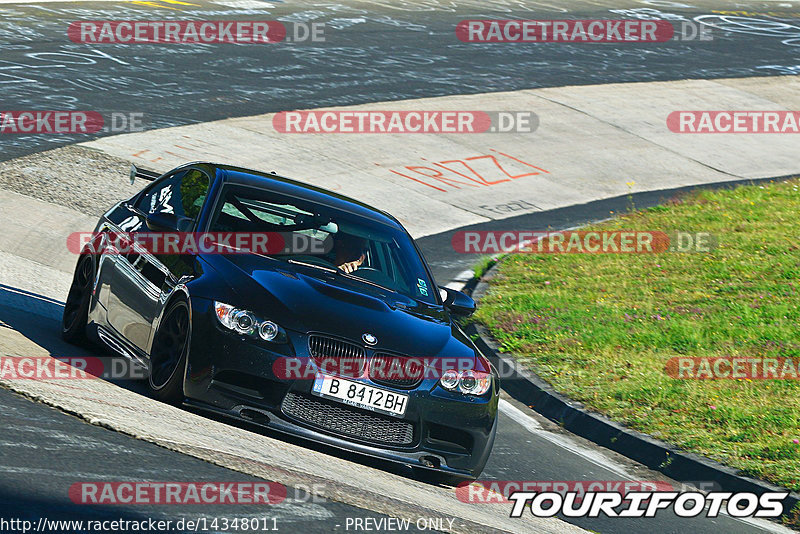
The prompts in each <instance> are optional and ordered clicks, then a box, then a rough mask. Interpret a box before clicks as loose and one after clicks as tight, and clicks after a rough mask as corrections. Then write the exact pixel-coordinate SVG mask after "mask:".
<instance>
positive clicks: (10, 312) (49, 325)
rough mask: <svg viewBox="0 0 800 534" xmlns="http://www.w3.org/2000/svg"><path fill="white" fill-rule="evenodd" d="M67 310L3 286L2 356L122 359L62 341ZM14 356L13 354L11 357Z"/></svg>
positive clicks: (410, 474)
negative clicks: (8, 333) (10, 332)
mask: <svg viewBox="0 0 800 534" xmlns="http://www.w3.org/2000/svg"><path fill="white" fill-rule="evenodd" d="M63 308H64V305H63V303H61V302H59V301H57V300H54V299H51V298H48V297H45V296H42V295H39V294H36V293H32V292H30V291H25V290H21V289H17V288H13V287H11V286H7V285H2V284H0V353H2V354H7V355H13V356H23V357H24V356H44V355H49V356H51V357H53V358H98V359H101V360H103V361H104V362H108V361H113V360H117V361H119V359H120V356H119V355H117V354H115V353H113V351H111V349H109V348H106V347H102V346H97V345H87V346H85V347H79V346H75V345H70V344H69V343H67V342H66V341H64V340H63V339H61V335H60V333H61V314H62V311H63ZM4 328H6V329H10V330H13V331H15V332H17V333H18V334H20V335H21V336H22V337H23V338H25V339H24V340H20V339H18V338H17V339H13V340H9V341H5V336H3V335H2V329H4ZM12 352H13V354H10V353H12ZM106 380H107V381H108V382H111V383H113V384H115V385H117V386H119V387H121V388H124V389H127V390H128V391H131V392H133V393H137V394H139V395H144V396H149V392H148V388H147V381H146V380H142V379H137V380H132V379H124V378H108V379H106ZM183 409H185V410H187V411H190V412H192V413H195V414H197V415H200V416H202V417H205V418H208V419H212V420H215V421H219V422H222V423H224V424H227V425H230V426H234V427H238V428H241V429H244V430H248V431H250V432H254V433H257V434H262V435H265V436H268V437H271V438H274V439H278V440H281V441H283V442H286V443H290V444H292V445H296V446H299V447H303V448H306V449H311V450H314V451H317V452H321V453H323V454H327V455H330V456H335V457H338V458H341V459H344V460H347V461H350V462H354V463H358V464H362V465H366V466H369V467H373V468H375V469H380V470H382V471H386V472H389V473H392V474H395V475H398V476H401V477H404V478H414V479H416V478H417V476H416V473H415V471H414V470H413V469H412V468H411V467H410V466H407V465H404V464H398V463H395V462H390V461H387V460H382V459H379V458H373V457H370V456H366V455H362V454H359V453H354V452H351V451H346V450H343V449H339V448H337V447H333V446H330V445H325V444H322V443H317V442H315V441H312V440H308V439H305V438H300V437H296V436H291V435H289V434H284V433H283V432H278V431H276V430H272V429H269V428H266V427H263V426H260V425H256V424H252V423H247V422H245V421H238V420H235V419H229V418H226V417H224V416H219V415H216V414H210V413H208V412H205V411H202V410H197V409H195V408H191V407H184V408H183Z"/></svg>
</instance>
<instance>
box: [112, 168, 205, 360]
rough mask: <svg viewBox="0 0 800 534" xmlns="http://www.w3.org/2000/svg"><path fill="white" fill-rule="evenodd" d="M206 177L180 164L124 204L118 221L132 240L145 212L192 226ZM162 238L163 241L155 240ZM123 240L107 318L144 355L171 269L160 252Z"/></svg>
mask: <svg viewBox="0 0 800 534" xmlns="http://www.w3.org/2000/svg"><path fill="white" fill-rule="evenodd" d="M209 183H210V179H209V177H208V176H207V175H206V174H205V173H204V172H203V171H201V170H199V169H194V168H183V169H180V170H178V171H175V172H173V173H171V174H168V175H166V176H164V177H163V178H161V179H159V180H158V181H156V182H155V183H153V184H152V185H151V186H150V187H148V188H147V189H146V190H145V191H143V192H142V194H141V195H139V196H138V197H137V199H136V200H135V202H134V203H133V204H128V205H124V210H126V211H124V212H123V214H122V216H123V220H122V221H121V222H120V223H119V224H118V226H119V228H120V230H121V231H123V232H127V233H128V235H129V236H130V237H131V238H135V234H136V233H139V232H151V230H149V229H148V228H147V217H148V215H151V214H155V213H162V214H169V215H175V217H176V221H177V225H176V228H174V229H172V230H174V231H180V232H187V231H192V230H194V227H195V225H196V221H197V217H198V216H199V214H200V211H201V209H202V205H203V202H204V201H205V197H206V195H207V193H208V188H209ZM159 242H163V240H159ZM125 245H126V244H125V243H123V247H124V251H125V252H126V253H124V254H120V255H119V256H118V258H117V261H116V262H115V271H114V274H113V279H112V283H111V291H110V293H109V298H108V322H109V324H110V325H111V326H112V327H113V328H114V329H115V330H116V331H117V332H118V333H119V334H121V335H122V337H123V338H125V339H126V340H127V341H128V342H130V343H131V344H133V345H134V346H135V347H137V348H138V349H140V350H141V351H142V352H143V353H147V350H148V347H149V341H150V337H151V334H152V325H153V321H154V320H155V318H156V316H157V314H158V312H159V310H160V302H161V295H162V292H163V291H164V290H165V289H167V290H169V289H171V287H170V284H172V286H174V282H172V273H171V271H170V267H169V266H167V265H165V263H164V261H163V260H164V259H165V257H164V255H163V254H160V253H158V251H156V253H155V254H154V253H153V251H150V250H147V249H146V248H144V247H141V246H139V245H138V244H137V243H136V242H135V239H134V240H133V241H132V242H129V243H127V246H125Z"/></svg>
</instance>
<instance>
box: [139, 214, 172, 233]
mask: <svg viewBox="0 0 800 534" xmlns="http://www.w3.org/2000/svg"><path fill="white" fill-rule="evenodd" d="M146 222H147V228H148V229H150V230H151V231H153V232H174V231H176V230H177V229H178V217H177V216H175V214H173V213H151V214H149V215H148V216H147V220H146Z"/></svg>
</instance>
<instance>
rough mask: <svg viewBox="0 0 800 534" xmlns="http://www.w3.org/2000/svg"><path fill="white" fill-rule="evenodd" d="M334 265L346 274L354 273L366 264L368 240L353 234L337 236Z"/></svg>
mask: <svg viewBox="0 0 800 534" xmlns="http://www.w3.org/2000/svg"><path fill="white" fill-rule="evenodd" d="M333 252H334V254H335V256H334V258H335V259H334V261H333V264H334V265H336V266H337V267H338V268H339V269H341V270H343V271H344V272H346V273H352V272H353V271H355V270H356V269H358V268H359V267H361V264H362V263H364V259H366V253H367V240H366V239H364V238H363V237H356V236H354V235H352V234H345V233H341V234H336V235H335V237H334V238H333Z"/></svg>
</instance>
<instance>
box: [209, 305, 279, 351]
mask: <svg viewBox="0 0 800 534" xmlns="http://www.w3.org/2000/svg"><path fill="white" fill-rule="evenodd" d="M214 314H215V315H216V316H217V319H218V320H219V322H220V324H222V326H224V327H225V328H227V329H229V330H233V331H234V332H236V333H237V334H241V335H243V336H255V335H256V334H258V337H260V338H261V339H263V340H264V341H270V342H273V343H283V342H285V341H286V332H285V331H284V330H283V328H281V327H280V326H278V325H277V324H276V323H274V322H272V321H270V320H261V319H259V318H258V317H256V315H255V314H254V313H253V312H250V311H247V310H242V309H239V308H234V307H233V306H231V305H230V304H225V303H222V302H216V301H214Z"/></svg>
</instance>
